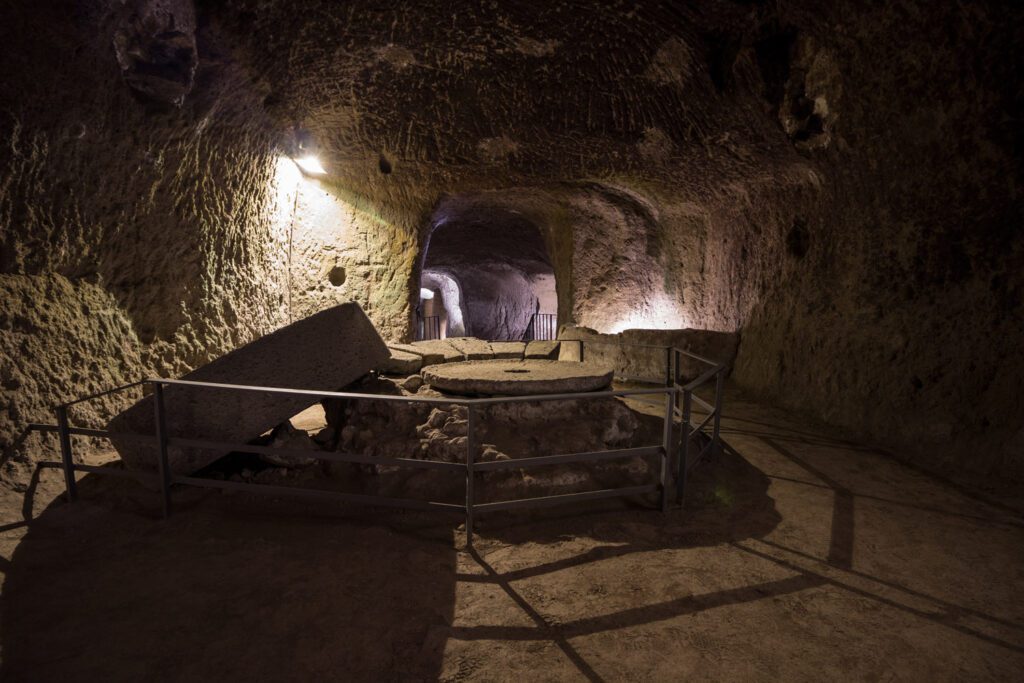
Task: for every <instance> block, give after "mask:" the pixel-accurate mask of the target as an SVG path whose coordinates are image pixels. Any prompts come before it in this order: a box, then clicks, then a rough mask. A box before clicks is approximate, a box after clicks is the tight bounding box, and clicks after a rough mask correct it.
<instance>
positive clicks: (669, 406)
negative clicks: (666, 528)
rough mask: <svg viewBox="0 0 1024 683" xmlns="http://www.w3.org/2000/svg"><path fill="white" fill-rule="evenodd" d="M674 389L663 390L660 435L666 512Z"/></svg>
mask: <svg viewBox="0 0 1024 683" xmlns="http://www.w3.org/2000/svg"><path fill="white" fill-rule="evenodd" d="M675 394H676V390H675V389H671V390H670V391H666V392H665V427H664V431H663V432H662V435H661V448H662V454H661V511H662V512H668V473H669V468H670V467H671V463H672V450H673V449H672V413H673V412H674V408H675Z"/></svg>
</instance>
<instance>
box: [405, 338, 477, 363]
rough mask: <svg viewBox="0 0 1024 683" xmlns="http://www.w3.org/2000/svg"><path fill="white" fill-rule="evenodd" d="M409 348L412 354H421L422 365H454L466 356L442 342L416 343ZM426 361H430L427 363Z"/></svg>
mask: <svg viewBox="0 0 1024 683" xmlns="http://www.w3.org/2000/svg"><path fill="white" fill-rule="evenodd" d="M410 346H412V348H413V353H423V358H424V365H433V364H434V363H455V362H458V361H462V360H466V354H464V353H463V352H461V351H459V350H458V349H456V348H455V347H454V346H452V345H451V344H449V343H448V342H447V341H444V340H438V339H433V340H430V341H418V342H413V343H412V344H411V345H410ZM396 348H397V347H396ZM427 359H430V360H429V361H428V360H427Z"/></svg>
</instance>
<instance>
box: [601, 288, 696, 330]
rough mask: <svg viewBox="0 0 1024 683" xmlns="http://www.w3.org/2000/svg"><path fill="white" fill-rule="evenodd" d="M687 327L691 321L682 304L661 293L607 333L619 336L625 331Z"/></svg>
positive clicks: (622, 319) (622, 318)
mask: <svg viewBox="0 0 1024 683" xmlns="http://www.w3.org/2000/svg"><path fill="white" fill-rule="evenodd" d="M687 327H690V320H689V317H688V316H687V315H686V314H685V313H684V312H683V309H682V305H681V304H680V302H678V301H675V300H674V299H672V298H671V297H669V296H668V295H667V294H665V293H664V292H659V293H657V294H655V295H653V296H651V297H650V298H649V299H648V300H647V301H645V302H643V304H642V305H641V306H640V307H639V308H637V309H635V310H632V311H629V312H627V313H624V314H623V315H622V316H620V317H619V318H618V319H617V320H616V321H615V322H613V323H612V324H611V325H610V326H609V328H608V330H606V332H608V333H609V334H618V333H619V332H623V331H625V330H681V329H685V328H687Z"/></svg>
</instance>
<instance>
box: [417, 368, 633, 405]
mask: <svg viewBox="0 0 1024 683" xmlns="http://www.w3.org/2000/svg"><path fill="white" fill-rule="evenodd" d="M612 375H613V370H612V368H610V367H607V366H604V365H598V364H596V363H574V362H569V361H559V360H470V361H463V362H461V363H446V364H444V365H431V366H430V367H428V368H424V370H423V379H424V381H425V382H426V383H427V384H429V385H430V386H432V387H433V388H434V389H438V390H440V391H446V392H448V393H452V394H462V395H468V396H479V395H481V394H483V395H494V394H500V395H505V396H530V395H534V394H569V393H579V392H584V391H598V390H600V389H605V388H607V387H608V386H610V385H611V383H612Z"/></svg>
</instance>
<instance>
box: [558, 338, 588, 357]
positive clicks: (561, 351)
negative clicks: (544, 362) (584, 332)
mask: <svg viewBox="0 0 1024 683" xmlns="http://www.w3.org/2000/svg"><path fill="white" fill-rule="evenodd" d="M558 360H564V361H569V362H575V363H579V362H580V361H582V360H583V344H582V343H580V342H578V341H573V340H566V339H563V340H561V341H559V342H558Z"/></svg>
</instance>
